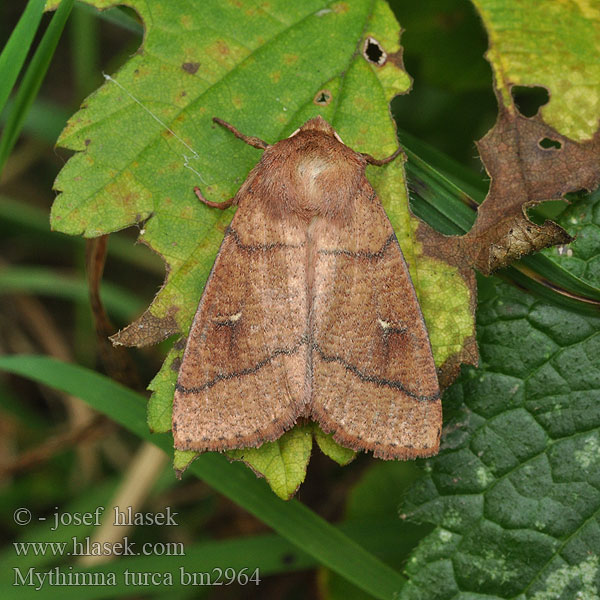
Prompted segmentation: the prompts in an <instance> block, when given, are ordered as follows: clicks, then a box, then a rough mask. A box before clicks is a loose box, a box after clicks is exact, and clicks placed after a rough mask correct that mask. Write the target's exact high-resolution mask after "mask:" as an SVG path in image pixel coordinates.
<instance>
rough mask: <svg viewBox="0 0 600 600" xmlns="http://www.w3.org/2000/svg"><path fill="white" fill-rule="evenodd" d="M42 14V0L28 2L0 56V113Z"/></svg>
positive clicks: (19, 70)
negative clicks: (0, 83)
mask: <svg viewBox="0 0 600 600" xmlns="http://www.w3.org/2000/svg"><path fill="white" fill-rule="evenodd" d="M43 14H44V0H29V2H28V3H27V6H26V7H25V10H24V11H23V14H22V15H21V18H20V19H19V22H18V23H17V26H16V27H15V28H14V30H13V32H12V33H11V35H10V38H9V40H8V42H7V43H6V46H4V49H3V50H2V54H0V81H1V82H2V85H0V113H1V112H2V111H3V110H4V106H5V104H6V101H7V100H8V96H9V94H10V92H11V90H12V89H13V86H14V85H15V82H16V81H17V77H18V76H19V73H20V72H21V68H22V67H23V63H24V62H25V58H26V57H27V53H28V52H29V48H30V47H31V42H32V41H33V38H34V36H35V32H36V31H37V29H38V27H39V25H40V21H41V19H42V15H43Z"/></svg>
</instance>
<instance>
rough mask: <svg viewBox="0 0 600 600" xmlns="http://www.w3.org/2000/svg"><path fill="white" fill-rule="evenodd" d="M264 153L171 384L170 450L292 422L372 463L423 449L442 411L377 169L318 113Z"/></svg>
mask: <svg viewBox="0 0 600 600" xmlns="http://www.w3.org/2000/svg"><path fill="white" fill-rule="evenodd" d="M214 121H215V122H217V123H219V124H220V125H222V126H223V127H226V128H227V129H229V130H230V131H231V132H232V133H234V134H235V135H236V136H237V137H238V138H240V139H242V140H244V141H245V142H246V143H248V144H250V145H251V146H254V147H255V148H260V149H262V150H264V151H265V152H264V154H263V156H262V158H261V160H260V162H259V163H258V165H256V167H254V169H253V170H252V171H251V173H250V174H249V175H248V178H247V179H246V181H245V182H244V184H243V185H242V187H241V188H240V189H239V191H238V192H237V194H236V195H235V197H234V198H232V199H231V200H229V201H227V202H224V203H214V202H209V201H207V200H205V199H204V197H203V196H202V194H201V192H200V190H198V189H197V188H196V190H195V191H196V194H197V195H198V197H199V198H200V199H201V200H202V201H203V202H204V203H205V204H207V205H208V206H212V207H218V208H226V207H228V206H231V205H232V204H235V205H238V206H239V208H238V210H237V212H236V214H235V216H234V217H233V220H232V222H231V225H230V226H229V227H228V229H227V231H226V233H225V238H224V239H223V243H222V244H221V248H220V250H219V253H218V255H217V258H216V260H215V264H214V266H213V268H212V271H211V273H210V276H209V278H208V281H207V283H206V288H205V290H204V294H203V295H202V299H201V300H200V304H199V306H198V311H197V313H196V316H195V318H194V322H193V324H192V328H191V331H190V334H189V338H188V342H187V347H186V350H185V354H184V356H183V362H182V364H181V369H180V371H179V377H178V380H177V385H176V387H175V400H174V405H173V435H174V439H175V447H176V448H178V449H180V450H196V451H200V452H202V451H206V450H228V449H232V448H244V447H250V446H260V445H261V444H262V443H264V442H267V441H272V440H275V439H277V438H279V437H280V436H281V435H282V434H283V433H284V432H285V431H287V430H288V429H290V428H291V427H293V426H294V424H295V423H296V421H297V419H298V418H299V417H308V418H311V419H313V420H315V421H317V422H318V423H319V424H320V426H321V428H322V429H323V431H325V432H327V433H333V438H334V439H335V440H336V441H337V442H339V443H340V444H341V445H342V446H346V447H349V448H353V449H354V450H370V451H372V452H373V454H374V455H375V456H376V457H380V458H384V459H393V458H397V459H409V458H413V457H418V456H431V455H433V454H435V453H437V451H438V448H439V439H440V430H441V422H442V409H441V402H440V391H439V386H438V380H437V376H436V369H435V365H434V362H433V356H432V353H431V345H430V342H429V336H428V334H427V330H426V328H425V323H424V321H423V315H422V314H421V309H420V307H419V303H418V301H417V297H416V294H415V290H414V287H413V284H412V282H411V279H410V275H409V272H408V268H407V265H406V262H405V261H404V258H403V256H402V252H401V250H400V246H399V245H398V241H397V239H396V236H395V234H394V231H393V229H392V226H391V224H390V222H389V220H388V218H387V216H386V214H385V212H384V210H383V206H382V205H381V203H380V201H379V199H378V198H377V195H376V194H375V191H374V190H373V188H372V187H371V185H370V184H369V182H368V180H367V178H366V176H365V168H366V166H367V165H368V164H372V165H379V166H381V165H384V164H386V163H388V162H390V161H391V160H393V159H394V158H395V157H396V156H397V155H398V154H399V152H400V150H398V151H397V152H396V153H395V154H393V155H392V156H390V157H388V158H386V159H383V160H377V159H375V158H373V157H372V156H370V155H368V154H363V153H359V152H355V151H354V150H352V149H351V148H349V147H348V146H346V145H344V143H343V142H342V141H341V139H340V137H339V136H338V134H337V133H336V132H335V130H334V129H333V127H331V125H329V123H327V122H326V121H325V120H324V119H322V118H321V117H316V118H314V119H311V120H310V121H308V122H306V123H305V124H304V125H303V126H302V127H301V128H300V129H298V130H297V131H296V132H295V133H293V134H292V135H291V136H290V137H289V138H287V139H284V140H282V141H280V142H277V143H276V144H274V145H270V144H267V143H266V142H264V141H262V140H260V139H258V138H255V137H247V136H245V135H243V134H242V133H240V132H239V131H237V130H236V129H235V128H234V127H233V126H231V125H229V124H228V123H225V122H224V121H221V120H220V119H214Z"/></svg>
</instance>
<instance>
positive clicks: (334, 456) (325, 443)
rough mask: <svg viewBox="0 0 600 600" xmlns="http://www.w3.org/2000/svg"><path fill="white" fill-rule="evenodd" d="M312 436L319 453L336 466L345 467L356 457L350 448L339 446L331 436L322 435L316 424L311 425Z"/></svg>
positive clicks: (327, 434) (329, 434)
mask: <svg viewBox="0 0 600 600" xmlns="http://www.w3.org/2000/svg"><path fill="white" fill-rule="evenodd" d="M313 435H314V436H315V441H316V442H317V444H318V446H319V448H320V449H321V452H323V454H325V455H327V456H329V458H331V460H335V462H336V463H338V465H342V466H345V465H347V464H348V463H350V462H352V461H353V460H354V458H355V457H356V452H354V450H351V449H350V448H344V447H343V446H340V445H339V444H338V443H337V442H336V441H335V440H334V439H333V434H331V433H324V432H323V430H322V429H321V428H320V427H319V425H318V424H317V423H313Z"/></svg>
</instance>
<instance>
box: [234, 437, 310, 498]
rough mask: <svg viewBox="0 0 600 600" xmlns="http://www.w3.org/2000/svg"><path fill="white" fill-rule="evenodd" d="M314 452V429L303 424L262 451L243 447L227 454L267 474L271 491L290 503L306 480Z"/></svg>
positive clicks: (267, 445)
mask: <svg viewBox="0 0 600 600" xmlns="http://www.w3.org/2000/svg"><path fill="white" fill-rule="evenodd" d="M311 450H312V427H311V426H310V425H299V426H296V427H295V428H294V429H292V430H291V431H288V432H286V433H284V434H283V435H282V436H281V437H280V438H279V439H278V440H276V441H274V442H267V443H265V444H263V445H262V446H261V447H260V448H243V449H241V450H230V451H229V452H227V456H228V457H229V458H233V459H234V460H242V461H244V462H245V463H246V464H247V465H248V466H249V467H251V468H252V469H253V470H254V471H256V472H257V473H258V474H262V473H264V474H265V479H266V480H267V483H268V484H269V485H270V486H271V489H272V490H273V491H274V492H275V493H276V494H277V495H278V496H279V497H280V498H281V499H283V500H289V499H290V498H291V497H292V496H293V495H294V494H295V493H296V490H297V489H298V487H299V486H300V484H301V483H302V482H303V481H304V478H305V477H306V465H307V464H308V460H309V459H310V452H311Z"/></svg>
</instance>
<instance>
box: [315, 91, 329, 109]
mask: <svg viewBox="0 0 600 600" xmlns="http://www.w3.org/2000/svg"><path fill="white" fill-rule="evenodd" d="M331 98H332V95H331V92H330V91H329V90H319V91H318V92H317V93H316V95H315V97H314V98H313V102H314V103H315V104H318V105H319V106H327V105H328V104H329V103H330V102H331Z"/></svg>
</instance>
